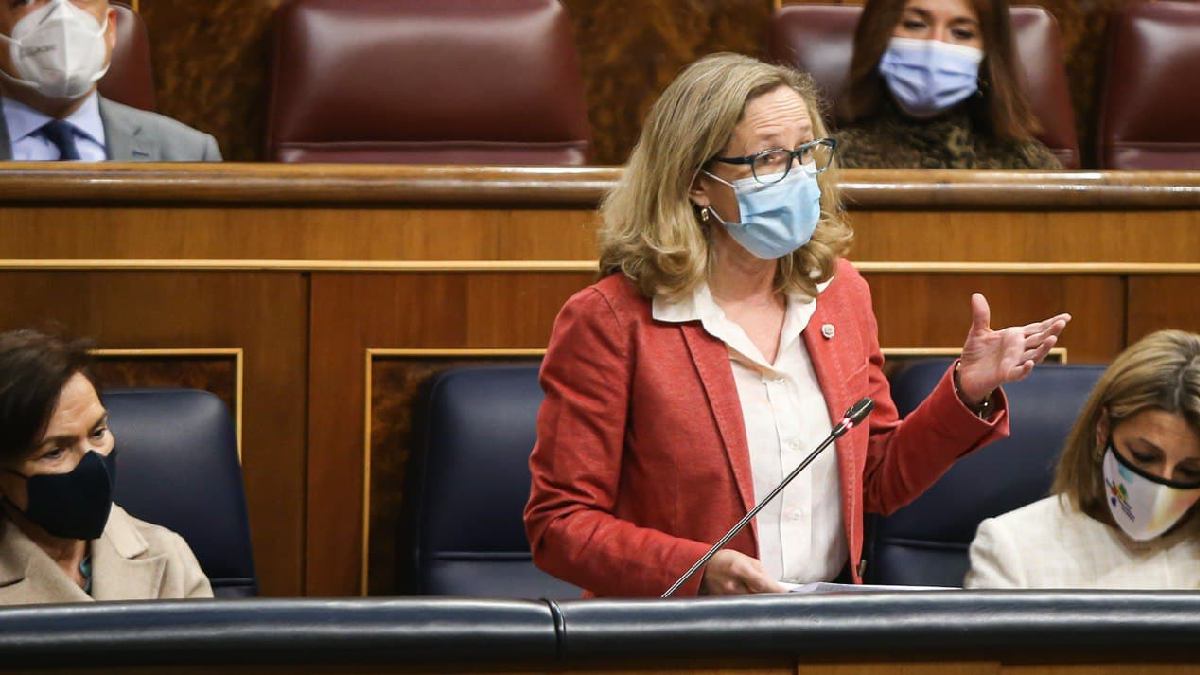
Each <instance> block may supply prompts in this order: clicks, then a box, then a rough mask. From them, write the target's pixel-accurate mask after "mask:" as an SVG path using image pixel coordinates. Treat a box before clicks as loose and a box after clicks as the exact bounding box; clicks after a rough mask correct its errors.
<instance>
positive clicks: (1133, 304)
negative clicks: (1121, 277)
mask: <svg viewBox="0 0 1200 675" xmlns="http://www.w3.org/2000/svg"><path fill="white" fill-rule="evenodd" d="M1162 328H1179V329H1182V330H1190V331H1192V332H1194V333H1200V275H1184V276H1171V277H1166V276H1145V277H1135V278H1133V279H1130V280H1129V330H1128V333H1127V335H1126V338H1125V339H1126V342H1127V343H1129V344H1133V343H1134V342H1136V341H1138V340H1140V339H1142V338H1144V337H1146V335H1147V334H1149V333H1152V332H1154V331H1156V330H1159V329H1162Z"/></svg>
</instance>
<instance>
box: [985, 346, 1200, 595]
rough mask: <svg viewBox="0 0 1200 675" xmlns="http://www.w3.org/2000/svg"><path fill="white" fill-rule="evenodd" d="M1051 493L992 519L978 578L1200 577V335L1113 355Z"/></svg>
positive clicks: (1051, 581)
mask: <svg viewBox="0 0 1200 675" xmlns="http://www.w3.org/2000/svg"><path fill="white" fill-rule="evenodd" d="M1051 491H1052V493H1053V494H1052V495H1051V496H1050V497H1047V498H1045V499H1043V500H1041V501H1038V502H1034V503H1033V504H1030V505H1028V506H1025V507H1023V508H1020V509H1017V510H1016V511H1012V512H1010V513H1007V514H1005V515H1003V516H1000V517H998V518H991V519H988V520H985V521H983V523H981V524H980V526H979V531H978V532H977V533H976V535H975V541H974V543H972V544H971V571H970V572H969V573H968V574H967V578H966V582H965V583H966V586H968V587H970V588H1121V589H1144V590H1155V589H1176V590H1196V589H1197V588H1200V519H1198V518H1196V516H1195V512H1196V504H1197V502H1198V501H1200V335H1196V334H1195V333H1188V332H1185V331H1181V330H1164V331H1159V332H1157V333H1152V334H1151V335H1148V336H1147V337H1145V338H1143V339H1142V340H1140V341H1139V342H1137V343H1136V344H1134V345H1133V346H1132V347H1130V348H1129V349H1127V350H1125V352H1123V353H1122V354H1121V355H1120V356H1118V357H1117V358H1116V360H1114V361H1113V363H1112V365H1111V366H1109V368H1108V369H1107V370H1106V371H1105V372H1104V375H1103V376H1102V377H1101V378H1100V381H1099V382H1097V383H1096V387H1095V388H1094V389H1093V390H1092V394H1091V396H1090V397H1089V398H1088V401H1087V403H1086V404H1085V405H1084V408H1083V411H1082V412H1081V413H1080V416H1079V419H1078V421H1076V423H1075V427H1074V428H1073V429H1072V431H1071V434H1070V435H1069V436H1068V437H1067V442H1066V447H1065V448H1064V449H1063V453H1062V457H1061V459H1060V460H1059V463H1058V472H1057V475H1056V476H1055V481H1054V487H1053V488H1052V489H1051Z"/></svg>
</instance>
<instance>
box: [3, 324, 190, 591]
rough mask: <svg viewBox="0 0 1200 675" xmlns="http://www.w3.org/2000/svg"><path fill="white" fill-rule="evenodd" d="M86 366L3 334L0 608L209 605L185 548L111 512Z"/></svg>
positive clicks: (37, 338) (103, 436)
mask: <svg viewBox="0 0 1200 675" xmlns="http://www.w3.org/2000/svg"><path fill="white" fill-rule="evenodd" d="M88 363H89V360H88V354H87V351H86V350H85V349H84V348H83V346H82V345H80V344H78V343H68V342H65V341H63V340H62V339H59V338H56V337H52V336H48V335H44V334H41V333H38V332H35V331H27V330H24V331H12V332H8V333H0V498H2V501H0V505H2V506H0V605H16V604H34V603H51V602H54V603H58V602H87V601H90V600H143V599H155V598H194V597H205V598H207V597H212V588H211V587H210V586H209V583H208V579H206V578H205V576H204V573H203V572H202V571H201V570H200V564H199V563H198V562H196V557H195V556H194V555H193V554H192V551H191V549H190V548H188V545H187V544H186V543H185V542H184V541H183V538H182V537H180V536H179V535H177V534H175V533H174V532H171V531H170V530H167V529H166V528H163V527H159V526H157V525H151V524H149V523H145V522H142V521H140V520H138V519H136V518H134V517H133V516H131V515H129V514H128V513H126V512H125V511H124V509H122V508H121V507H119V506H116V505H115V504H113V501H112V499H113V484H114V480H115V477H116V474H115V469H116V457H117V452H116V447H115V446H116V441H115V439H114V438H113V435H112V432H111V431H110V430H109V427H108V414H107V411H106V410H105V409H104V405H103V404H102V403H101V402H100V398H99V396H98V394H97V392H96V386H95V383H94V382H93V379H92V376H91V374H90V373H89V370H88Z"/></svg>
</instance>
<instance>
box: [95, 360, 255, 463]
mask: <svg viewBox="0 0 1200 675" xmlns="http://www.w3.org/2000/svg"><path fill="white" fill-rule="evenodd" d="M91 353H92V354H93V355H95V356H99V357H121V356H124V357H127V358H148V359H149V358H159V357H163V356H192V357H195V356H232V357H233V359H234V390H235V392H236V395H237V400H236V401H235V402H234V408H235V409H234V411H233V425H234V434H235V437H236V440H237V454H238V464H241V463H242V410H243V406H244V405H245V403H244V400H245V391H246V388H245V361H246V359H245V351H244V350H243V349H242V348H241V347H196V348H194V349H193V348H189V347H165V348H153V349H93V350H91Z"/></svg>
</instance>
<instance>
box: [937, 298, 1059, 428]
mask: <svg viewBox="0 0 1200 675" xmlns="http://www.w3.org/2000/svg"><path fill="white" fill-rule="evenodd" d="M1070 320H1071V315H1070V314H1059V315H1057V316H1052V317H1050V318H1049V319H1046V320H1044V321H1039V322H1037V323H1031V324H1027V325H1025V326H1019V327H1013V328H1003V329H1001V330H992V327H991V323H992V310H991V307H989V306H988V301H987V298H985V297H983V295H982V294H980V293H975V294H973V295H971V330H970V331H968V332H967V341H966V343H965V344H964V345H963V350H962V361H961V363H960V364H959V368H958V386H959V394H960V395H962V397H963V399H964V401H965V402H966V403H967V404H969V405H976V404H979V403H982V402H983V401H984V400H985V399H987V397H988V396H990V395H991V393H992V391H994V390H995V389H996V388H997V387H999V386H1001V385H1003V384H1006V383H1008V382H1016V381H1018V380H1022V379H1024V378H1025V377H1027V376H1028V375H1029V373H1030V372H1032V371H1033V367H1034V366H1036V365H1037V364H1039V363H1041V362H1042V360H1043V359H1045V358H1046V354H1048V353H1050V349H1051V348H1052V347H1054V345H1055V344H1057V343H1058V336H1059V335H1061V334H1062V332H1063V329H1064V328H1066V327H1067V322H1069V321H1070Z"/></svg>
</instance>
